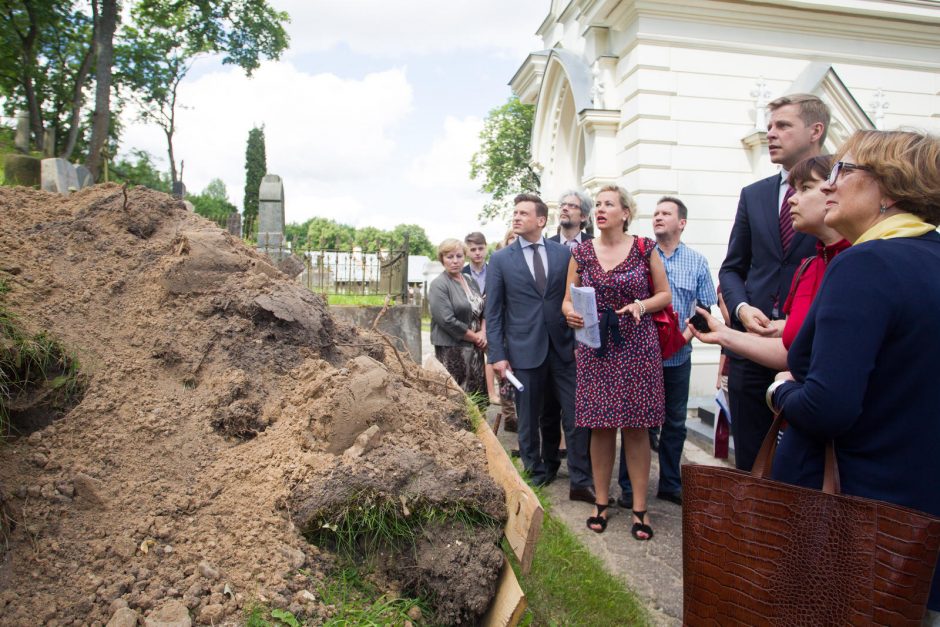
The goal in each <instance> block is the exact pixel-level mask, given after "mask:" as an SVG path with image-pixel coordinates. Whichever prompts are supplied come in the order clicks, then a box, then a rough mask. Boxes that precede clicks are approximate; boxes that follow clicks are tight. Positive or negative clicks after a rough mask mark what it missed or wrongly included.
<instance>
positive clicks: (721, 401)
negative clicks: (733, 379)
mask: <svg viewBox="0 0 940 627" xmlns="http://www.w3.org/2000/svg"><path fill="white" fill-rule="evenodd" d="M715 402H716V403H717V404H718V411H723V412H725V416H726V417H727V418H728V424H729V425H730V424H731V410H730V409H729V407H728V397H727V396H726V395H725V391H724V390H722V389H719V390H718V392H717V393H716V394H715ZM717 425H718V416H715V424H714V425H712V426H713V428H714V427H716V426H717ZM714 438H715V434H714V432H713V433H712V440H713V441H714Z"/></svg>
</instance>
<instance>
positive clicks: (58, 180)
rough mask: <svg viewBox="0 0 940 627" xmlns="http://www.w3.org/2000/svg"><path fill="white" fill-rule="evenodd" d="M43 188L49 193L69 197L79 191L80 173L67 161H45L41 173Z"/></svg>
mask: <svg viewBox="0 0 940 627" xmlns="http://www.w3.org/2000/svg"><path fill="white" fill-rule="evenodd" d="M40 176H41V179H42V181H41V187H42V189H43V190H45V191H47V192H56V193H59V194H64V195H66V196H68V194H69V192H70V191H74V190H77V189H78V173H77V172H76V171H75V166H74V165H72V164H71V163H69V162H68V161H66V160H65V159H43V160H42V166H41V171H40Z"/></svg>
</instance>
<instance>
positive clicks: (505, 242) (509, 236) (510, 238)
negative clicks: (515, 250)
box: [496, 227, 517, 250]
mask: <svg viewBox="0 0 940 627" xmlns="http://www.w3.org/2000/svg"><path fill="white" fill-rule="evenodd" d="M516 237H517V236H516V232H515V231H513V230H512V227H509V230H508V231H506V235H505V236H503V239H501V240H499V243H498V244H496V250H499V249H501V248H506V247H507V246H509V244H510V243H511V242H514V241H515V240H516Z"/></svg>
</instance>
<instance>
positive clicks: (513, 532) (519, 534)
mask: <svg viewBox="0 0 940 627" xmlns="http://www.w3.org/2000/svg"><path fill="white" fill-rule="evenodd" d="M477 437H479V438H480V440H482V442H483V444H484V446H485V447H486V460H487V464H488V466H489V472H490V476H491V477H493V479H494V480H495V481H496V483H498V484H499V485H500V486H501V487H502V488H503V491H504V492H505V494H506V510H507V512H508V513H509V519H508V520H507V521H506V529H505V533H506V539H507V540H508V541H509V546H510V547H511V548H512V551H513V553H515V554H516V557H517V558H518V559H519V564H520V565H521V568H522V573H523V574H526V573H528V572H529V569H530V568H531V567H532V558H533V557H534V556H535V544H536V542H537V541H538V538H539V532H540V531H541V530H542V518H543V517H544V515H545V512H544V510H543V509H542V505H541V504H540V503H539V500H538V497H536V496H535V492H533V491H532V488H530V487H529V485H528V484H527V483H526V482H525V481H523V480H522V477H520V476H519V471H518V470H516V467H515V466H514V465H513V463H512V460H511V459H510V458H509V455H508V454H507V453H506V449H504V448H503V445H502V444H500V443H499V440H498V439H496V436H495V435H493V431H492V429H490V426H489V425H488V424H487V423H486V421H485V420H481V421H480V423H479V426H478V427H477Z"/></svg>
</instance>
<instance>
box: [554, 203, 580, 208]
mask: <svg viewBox="0 0 940 627" xmlns="http://www.w3.org/2000/svg"><path fill="white" fill-rule="evenodd" d="M558 206H559V207H560V208H562V209H564V208H565V207H568V208H570V209H580V208H581V205H576V204H574V203H573V202H563V203H561V204H560V205H558Z"/></svg>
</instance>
